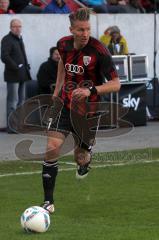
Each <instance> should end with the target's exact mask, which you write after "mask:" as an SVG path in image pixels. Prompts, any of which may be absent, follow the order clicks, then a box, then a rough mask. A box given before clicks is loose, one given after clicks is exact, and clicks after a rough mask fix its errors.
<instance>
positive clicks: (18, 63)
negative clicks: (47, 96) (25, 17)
mask: <svg viewBox="0 0 159 240" xmlns="http://www.w3.org/2000/svg"><path fill="white" fill-rule="evenodd" d="M10 30H11V31H10V32H9V34H7V35H6V36H4V37H3V38H2V41H1V60H2V62H3V63H4V64H5V69H4V81H5V82H6V83H7V130H8V133H12V132H14V131H13V129H11V128H10V121H9V115H10V114H11V113H12V112H13V111H14V110H15V109H16V108H17V106H20V105H22V104H23V103H24V100H25V83H26V81H28V80H31V75H30V71H29V70H30V66H29V64H28V60H27V56H26V52H25V47H24V43H23V39H22V36H21V31H22V23H21V21H20V20H19V19H13V20H11V22H10Z"/></svg>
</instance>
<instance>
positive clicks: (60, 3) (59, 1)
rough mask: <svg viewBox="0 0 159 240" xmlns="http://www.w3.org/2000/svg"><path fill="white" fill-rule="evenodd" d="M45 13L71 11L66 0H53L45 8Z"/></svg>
mask: <svg viewBox="0 0 159 240" xmlns="http://www.w3.org/2000/svg"><path fill="white" fill-rule="evenodd" d="M43 13H70V9H69V7H68V6H67V4H66V3H65V1H64V0H52V1H51V2H50V3H49V4H48V5H47V6H46V7H45V8H44V9H43Z"/></svg>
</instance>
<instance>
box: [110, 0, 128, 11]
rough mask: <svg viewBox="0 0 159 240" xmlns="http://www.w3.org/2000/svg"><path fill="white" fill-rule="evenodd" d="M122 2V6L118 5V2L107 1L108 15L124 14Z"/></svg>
mask: <svg viewBox="0 0 159 240" xmlns="http://www.w3.org/2000/svg"><path fill="white" fill-rule="evenodd" d="M124 2H125V0H123V1H122V4H119V0H107V9H108V13H125V10H124V7H123V4H124Z"/></svg>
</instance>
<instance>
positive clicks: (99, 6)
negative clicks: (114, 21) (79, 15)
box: [80, 0, 108, 13]
mask: <svg viewBox="0 0 159 240" xmlns="http://www.w3.org/2000/svg"><path fill="white" fill-rule="evenodd" d="M80 2H82V3H84V4H85V6H86V7H89V8H92V9H93V10H94V11H95V12H96V13H108V9H107V0H81V1H80Z"/></svg>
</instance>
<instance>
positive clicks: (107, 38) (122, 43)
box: [100, 26, 128, 55]
mask: <svg viewBox="0 0 159 240" xmlns="http://www.w3.org/2000/svg"><path fill="white" fill-rule="evenodd" d="M100 41H101V42H102V43H103V44H104V45H105V46H106V47H108V49H109V51H110V53H111V54H112V55H125V54H128V45H127V41H126V39H125V38H124V37H123V36H122V35H121V33H120V29H119V28H118V26H112V27H109V28H108V29H106V30H105V32H104V35H102V36H101V37H100Z"/></svg>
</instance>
